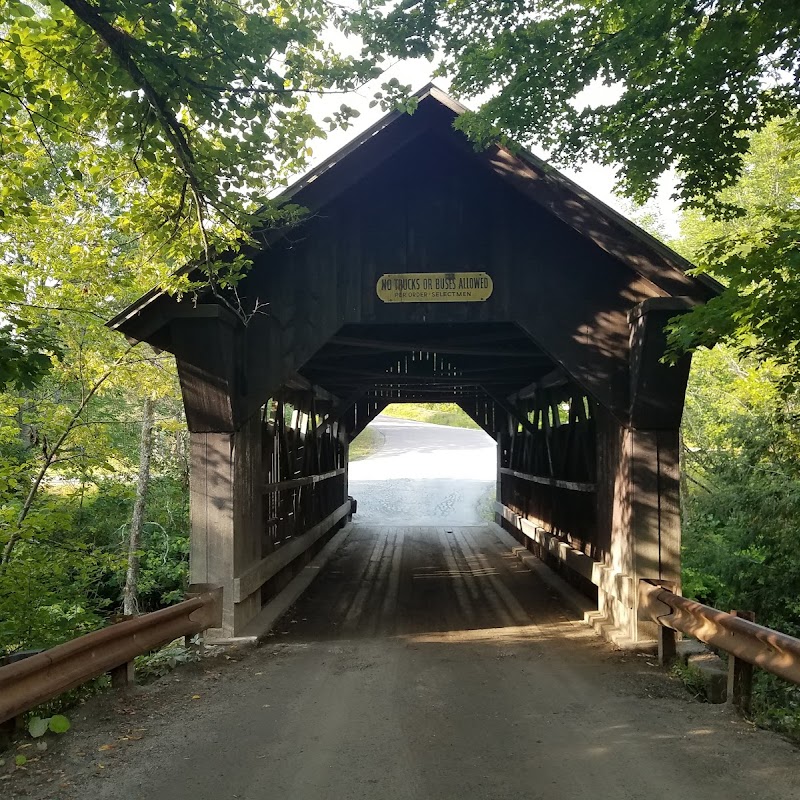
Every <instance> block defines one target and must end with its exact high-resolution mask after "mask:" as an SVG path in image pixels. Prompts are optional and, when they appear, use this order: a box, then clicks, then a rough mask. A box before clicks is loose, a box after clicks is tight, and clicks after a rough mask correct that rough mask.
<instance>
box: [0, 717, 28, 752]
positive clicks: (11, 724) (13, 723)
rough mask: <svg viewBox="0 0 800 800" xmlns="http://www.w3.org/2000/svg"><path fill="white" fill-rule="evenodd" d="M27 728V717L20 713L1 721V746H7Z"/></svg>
mask: <svg viewBox="0 0 800 800" xmlns="http://www.w3.org/2000/svg"><path fill="white" fill-rule="evenodd" d="M24 729H25V717H24V716H22V714H20V715H19V716H18V717H12V718H11V719H7V720H6V721H5V722H0V747H6V746H7V745H9V744H10V743H11V741H12V739H13V738H14V737H15V736H16V735H17V734H18V733H20V732H21V731H22V730H24Z"/></svg>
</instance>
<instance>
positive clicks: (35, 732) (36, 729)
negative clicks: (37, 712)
mask: <svg viewBox="0 0 800 800" xmlns="http://www.w3.org/2000/svg"><path fill="white" fill-rule="evenodd" d="M48 722H49V720H47V719H42V718H41V717H31V720H30V722H28V733H29V734H30V735H31V736H33V738H34V739H38V738H39V737H40V736H44V735H45V734H46V733H47V723H48Z"/></svg>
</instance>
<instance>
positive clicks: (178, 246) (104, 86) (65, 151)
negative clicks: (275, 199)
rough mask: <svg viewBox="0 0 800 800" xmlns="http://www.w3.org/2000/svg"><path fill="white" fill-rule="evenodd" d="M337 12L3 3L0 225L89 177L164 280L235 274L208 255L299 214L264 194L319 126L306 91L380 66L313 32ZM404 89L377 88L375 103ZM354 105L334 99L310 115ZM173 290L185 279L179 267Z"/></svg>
mask: <svg viewBox="0 0 800 800" xmlns="http://www.w3.org/2000/svg"><path fill="white" fill-rule="evenodd" d="M337 14H338V12H336V10H335V9H334V7H332V6H331V5H330V4H329V3H328V2H327V0H288V2H286V3H281V4H279V5H275V4H273V3H269V2H266V0H241V1H240V2H236V1H235V0H234V1H233V2H232V1H231V0H178V2H177V3H174V2H171V1H168V0H153V1H152V2H148V3H144V4H143V3H139V2H135V1H134V0H111V2H108V3H97V2H94V1H93V0H63V2H62V0H29V2H23V0H7V2H5V3H4V4H3V5H2V6H1V7H0V146H1V147H2V152H3V164H2V180H0V208H2V213H0V234H2V232H3V230H4V227H5V225H6V224H11V225H13V224H15V222H14V221H15V220H16V218H18V217H20V216H26V215H28V214H30V213H31V212H30V200H31V198H32V197H33V196H36V193H37V192H40V193H46V194H48V195H51V196H54V197H64V196H70V195H78V196H80V195H81V194H83V193H84V192H85V186H84V181H85V179H86V178H89V179H91V181H92V182H93V183H94V184H95V185H97V184H99V187H98V186H96V188H98V189H101V190H102V193H103V194H104V195H105V197H106V202H108V203H110V204H111V205H113V206H115V217H116V219H115V223H114V224H115V226H116V229H117V231H119V232H123V233H126V234H127V236H128V238H129V239H143V240H145V241H146V244H147V249H148V250H149V251H151V252H152V253H154V254H157V260H158V262H159V265H160V277H161V278H162V281H165V280H166V279H167V277H168V276H169V275H170V274H171V273H172V272H173V271H174V270H175V269H176V268H177V267H180V266H183V265H184V264H185V263H187V262H189V261H192V262H193V263H196V264H197V265H198V266H202V267H204V268H205V271H206V273H207V275H206V283H208V284H210V285H211V287H212V289H214V290H222V289H224V288H226V287H228V286H230V285H232V284H233V283H235V281H236V280H237V278H238V277H239V276H240V275H241V271H242V270H243V269H245V268H246V263H247V262H246V259H230V258H228V259H225V260H224V263H223V262H222V261H221V260H216V259H215V254H216V253H219V252H222V251H225V252H231V251H232V250H234V251H235V250H236V249H237V248H238V246H239V245H240V244H241V243H242V240H243V239H244V240H246V241H248V243H250V244H256V243H257V240H256V239H254V238H252V237H251V236H250V234H251V233H252V232H253V231H255V230H259V229H263V228H265V227H269V226H271V225H279V224H285V223H286V222H287V221H289V222H291V221H292V220H293V219H294V218H295V217H296V214H297V209H295V208H293V207H291V206H287V207H284V208H278V207H277V206H276V205H275V204H273V203H270V202H269V201H268V200H267V198H268V196H269V194H270V192H271V191H272V190H273V189H274V188H275V187H276V186H278V185H280V184H281V183H282V182H284V181H285V180H286V178H287V176H289V175H291V174H293V173H296V172H297V171H298V170H299V169H300V168H301V167H302V166H303V165H304V164H305V162H306V159H307V158H308V156H309V155H310V154H311V149H310V147H309V141H310V140H311V139H313V138H314V137H320V136H324V135H325V133H324V130H323V128H322V127H320V124H319V123H318V122H317V121H315V120H314V119H313V117H312V116H311V114H310V113H309V109H308V103H309V98H310V97H312V96H313V95H316V94H324V93H329V92H334V93H346V92H348V91H351V90H353V89H354V88H356V87H357V86H359V85H361V84H362V83H364V82H365V81H367V80H368V79H371V78H374V77H376V76H377V75H379V74H380V69H379V68H378V67H377V66H376V64H375V61H374V60H372V59H359V58H352V57H345V56H341V55H340V54H338V53H337V52H336V50H335V49H334V48H333V47H332V46H331V45H329V44H327V43H326V40H325V32H326V31H327V29H328V26H329V25H330V23H331V22H332V21H335V18H336V16H337ZM401 95H402V89H401V87H398V86H397V85H392V86H391V87H390V86H388V85H387V94H386V96H385V97H384V98H383V102H384V103H388V104H391V103H393V102H394V101H395V99H397V98H399V97H401ZM356 114H357V112H356V111H355V110H353V109H351V108H349V107H348V106H347V105H342V106H341V108H340V109H339V111H338V112H336V113H334V114H333V115H332V116H331V117H330V118H327V119H326V120H324V121H323V122H325V123H326V127H330V128H335V127H337V126H342V127H347V126H348V125H349V124H350V121H351V120H352V118H353V117H354V116H355V115H356ZM44 161H46V162H48V164H49V166H48V167H47V168H43V162H44ZM0 288H1V287H0ZM172 288H173V289H175V290H176V291H177V290H183V291H185V290H186V289H187V288H189V285H188V283H187V281H186V278H185V276H184V279H183V281H180V280H178V279H176V280H175V281H174V282H173V284H172Z"/></svg>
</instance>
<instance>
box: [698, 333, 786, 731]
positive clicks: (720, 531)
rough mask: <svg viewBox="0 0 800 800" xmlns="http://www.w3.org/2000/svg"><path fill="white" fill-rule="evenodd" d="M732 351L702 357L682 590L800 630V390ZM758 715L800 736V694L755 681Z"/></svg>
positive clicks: (768, 680) (772, 369)
mask: <svg viewBox="0 0 800 800" xmlns="http://www.w3.org/2000/svg"><path fill="white" fill-rule="evenodd" d="M784 372H785V370H784V369H783V368H779V367H776V366H775V365H758V364H757V363H756V362H755V361H754V360H753V359H749V360H748V359H738V358H737V357H736V353H735V352H734V351H732V350H730V349H728V348H723V347H718V348H715V349H714V350H711V351H707V350H701V351H698V352H697V353H696V354H695V356H694V361H693V366H692V373H691V377H690V382H689V392H688V395H687V404H686V411H685V414H684V423H683V440H684V450H683V469H684V493H683V508H684V520H683V592H684V594H685V595H687V596H688V597H693V598H696V599H698V600H700V601H701V602H703V603H706V604H708V605H711V606H714V607H716V608H721V609H723V610H729V609H741V610H747V611H754V612H755V614H756V619H757V621H758V622H759V623H761V624H763V625H767V626H769V627H772V628H776V629H778V630H781V631H784V632H785V633H788V634H790V635H793V636H800V558H798V554H797V528H798V520H800V434H798V431H799V430H800V428H798V421H800V394H798V392H797V391H791V392H787V391H786V389H785V381H784ZM753 713H754V718H755V719H756V720H757V721H758V722H760V723H762V724H765V725H769V726H771V727H776V728H778V729H780V730H781V731H783V732H785V733H788V734H791V735H793V736H800V693H799V692H798V690H797V687H794V686H790V685H788V684H786V683H785V682H784V681H779V680H778V679H775V678H773V677H772V676H769V675H759V677H758V680H757V682H756V687H755V693H754V701H753Z"/></svg>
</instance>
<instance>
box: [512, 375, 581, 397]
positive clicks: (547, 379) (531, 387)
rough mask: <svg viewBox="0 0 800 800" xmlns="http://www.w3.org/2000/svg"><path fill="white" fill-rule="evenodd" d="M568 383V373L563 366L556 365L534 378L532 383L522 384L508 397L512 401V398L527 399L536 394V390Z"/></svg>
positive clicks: (553, 387)
mask: <svg viewBox="0 0 800 800" xmlns="http://www.w3.org/2000/svg"><path fill="white" fill-rule="evenodd" d="M568 383H569V375H567V373H566V371H565V370H564V368H563V367H556V369H554V370H553V371H552V372H548V373H547V375H544V376H543V377H541V378H539V379H538V380H535V381H534V382H533V383H529V384H528V385H527V386H524V387H523V388H522V389H520V390H519V391H518V392H517V393H516V394H515V395H514V397H513V398H509V400H511V401H512V402H514V400H529V399H530V398H532V397H535V396H536V393H537V392H541V391H544V390H545V389H555V388H558V387H561V386H566V385H567V384H568Z"/></svg>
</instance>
